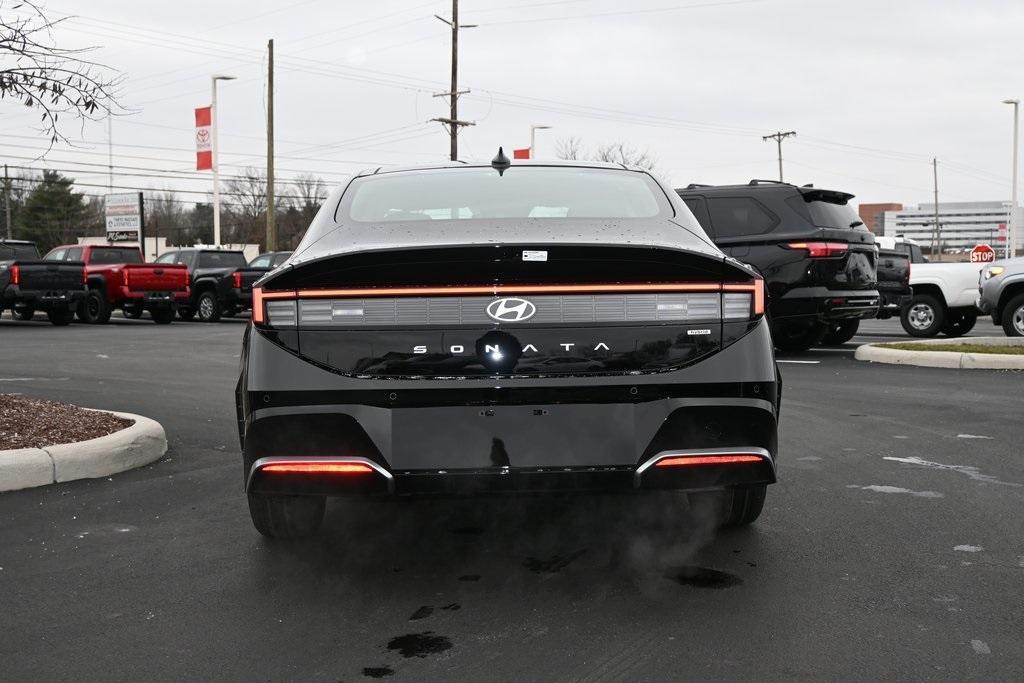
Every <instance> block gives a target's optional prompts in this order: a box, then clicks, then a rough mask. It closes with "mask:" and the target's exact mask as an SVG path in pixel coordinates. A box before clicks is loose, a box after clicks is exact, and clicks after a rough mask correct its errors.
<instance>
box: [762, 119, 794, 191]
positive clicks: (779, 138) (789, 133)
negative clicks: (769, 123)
mask: <svg viewBox="0 0 1024 683" xmlns="http://www.w3.org/2000/svg"><path fill="white" fill-rule="evenodd" d="M791 136H793V137H795V136H796V131H795V130H788V131H786V132H785V133H783V132H782V131H781V130H780V131H778V132H775V133H772V134H771V135H762V136H761V139H762V140H764V141H765V142H768V141H769V140H775V143H776V144H777V145H778V146H779V182H780V183H781V182H782V141H783V140H785V139H786V138H788V137H791Z"/></svg>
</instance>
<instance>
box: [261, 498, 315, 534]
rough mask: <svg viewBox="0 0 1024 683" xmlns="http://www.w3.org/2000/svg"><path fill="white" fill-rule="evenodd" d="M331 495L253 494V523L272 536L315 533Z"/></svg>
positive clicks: (262, 531)
mask: <svg viewBox="0 0 1024 683" xmlns="http://www.w3.org/2000/svg"><path fill="white" fill-rule="evenodd" d="M326 507H327V499H326V498H325V497H324V496H268V495H263V494H260V493H250V494H249V516H250V517H252V525H253V526H254V527H256V530H257V531H259V532H260V533H261V534H263V535H264V536H267V537H269V538H281V539H290V538H304V537H306V536H311V535H312V534H314V533H315V532H316V530H317V529H319V528H320V524H321V523H322V522H323V521H324V510H325V509H326Z"/></svg>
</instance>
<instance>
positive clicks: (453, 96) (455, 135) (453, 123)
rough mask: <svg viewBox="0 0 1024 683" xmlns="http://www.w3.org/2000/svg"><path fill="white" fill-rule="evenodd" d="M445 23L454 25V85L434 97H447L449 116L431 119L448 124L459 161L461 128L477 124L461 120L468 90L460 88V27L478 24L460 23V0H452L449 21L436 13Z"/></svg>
mask: <svg viewBox="0 0 1024 683" xmlns="http://www.w3.org/2000/svg"><path fill="white" fill-rule="evenodd" d="M434 16H435V17H437V18H438V19H440V20H441V21H443V22H444V23H446V24H448V25H449V26H451V27H452V87H451V90H449V91H448V92H439V93H436V94H435V95H434V97H447V98H449V99H448V103H449V105H450V111H449V116H448V118H443V117H439V118H436V119H431V121H437V122H438V123H442V124H444V125H446V126H448V133H449V135H450V136H451V160H452V161H458V159H459V128H462V127H463V126H475V125H476V124H475V123H473V122H471V121H460V120H459V95H465V94H466V93H468V92H469V91H468V90H462V91H460V90H459V29H460V28H476V24H460V23H459V0H452V20H451V21H448V20H447V19H445V18H444V17H441V16H438V15H436V14H435V15H434Z"/></svg>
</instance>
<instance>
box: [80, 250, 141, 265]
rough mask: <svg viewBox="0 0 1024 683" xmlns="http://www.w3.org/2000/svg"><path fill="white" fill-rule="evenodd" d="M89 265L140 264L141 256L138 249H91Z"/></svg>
mask: <svg viewBox="0 0 1024 683" xmlns="http://www.w3.org/2000/svg"><path fill="white" fill-rule="evenodd" d="M89 263H93V264H106V263H142V255H141V254H140V253H139V250H138V249H120V248H113V249H111V248H109V247H103V248H102V249H98V248H96V247H93V248H92V250H91V251H90V252H89Z"/></svg>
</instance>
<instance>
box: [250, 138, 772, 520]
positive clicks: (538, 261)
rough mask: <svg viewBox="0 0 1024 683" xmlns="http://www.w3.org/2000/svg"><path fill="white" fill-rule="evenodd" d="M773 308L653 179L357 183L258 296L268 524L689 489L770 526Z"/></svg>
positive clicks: (541, 170) (403, 177)
mask: <svg viewBox="0 0 1024 683" xmlns="http://www.w3.org/2000/svg"><path fill="white" fill-rule="evenodd" d="M764 297H765V294H764V283H763V282H762V280H760V279H759V278H758V277H757V275H756V273H755V272H754V271H752V270H751V269H750V268H748V267H747V266H745V265H743V264H741V263H739V262H737V261H735V260H733V259H731V258H728V257H726V256H724V255H723V254H722V252H721V251H719V250H718V248H716V247H715V246H714V244H713V243H712V242H711V241H710V240H709V239H708V238H707V236H706V235H705V234H704V232H703V231H702V230H701V228H700V225H699V224H698V222H697V221H696V220H695V219H694V217H693V215H692V214H691V213H690V211H689V210H688V209H687V208H686V206H685V204H683V202H682V200H680V199H679V196H678V195H677V194H676V193H675V192H673V191H672V189H671V188H670V187H667V186H666V185H664V184H662V183H661V182H660V181H659V180H657V179H655V178H654V177H653V176H652V175H650V174H649V173H647V172H644V171H640V170H631V169H627V168H624V167H622V166H613V165H602V164H595V163H579V162H573V163H549V162H544V163H541V162H525V163H519V162H517V163H516V164H515V165H509V164H508V162H507V160H506V159H505V158H504V156H503V155H501V154H499V157H497V158H496V159H495V161H494V162H492V163H491V164H486V163H484V164H480V165H468V164H452V165H441V166H433V167H429V168H407V169H399V170H381V169H378V170H374V171H369V172H366V173H363V174H361V175H358V176H356V177H355V178H353V179H352V180H351V181H350V182H349V183H348V185H347V186H345V187H344V188H342V189H340V190H338V191H336V192H335V193H333V194H332V195H331V197H330V198H329V199H328V201H327V202H326V203H325V204H324V206H323V208H322V209H321V210H320V212H319V214H318V215H317V216H316V218H315V219H314V221H313V223H312V225H311V226H310V227H309V230H308V231H307V233H306V235H305V237H304V238H303V240H302V243H301V244H300V245H299V247H298V249H296V251H295V253H294V254H293V255H292V257H291V258H290V259H289V260H288V261H287V262H286V263H285V265H284V266H283V267H280V268H278V269H276V270H274V271H272V272H270V273H269V274H267V275H266V276H265V277H264V278H263V279H262V280H261V281H260V282H258V283H257V286H256V287H255V288H254V290H253V316H252V325H251V326H250V327H249V328H248V330H247V332H246V335H245V340H244V343H243V352H242V357H241V376H240V378H239V381H238V387H237V409H238V426H239V434H240V437H241V443H242V453H243V462H244V480H245V490H246V492H247V494H248V498H249V509H250V512H251V515H252V520H253V523H254V525H255V526H256V528H257V529H258V530H259V531H260V532H261V533H263V534H265V535H267V536H272V537H279V538H292V537H299V536H304V535H308V534H310V533H313V532H314V531H315V530H316V529H317V528H318V527H319V525H320V524H321V522H322V520H323V516H324V508H325V499H326V497H328V496H362V497H392V498H393V497H402V496H441V495H500V494H505V493H541V492H575V491H636V492H643V491H648V490H653V489H677V490H681V491H685V492H687V493H688V494H689V497H690V503H691V505H694V504H695V505H700V506H705V507H707V508H708V509H710V510H712V511H713V512H714V514H715V515H716V518H715V519H716V522H717V523H719V524H722V525H741V524H748V523H750V522H752V521H753V520H754V519H756V518H757V517H758V515H759V514H760V512H761V509H762V507H763V504H764V498H765V488H766V485H767V484H770V483H773V482H774V481H775V458H776V452H777V420H778V414H779V401H780V394H781V383H780V378H779V375H778V372H777V369H776V364H775V359H774V355H773V350H772V342H771V339H770V336H769V331H768V325H767V322H766V321H765V319H764V308H765V300H764Z"/></svg>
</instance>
